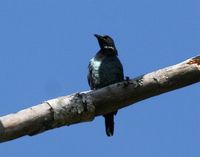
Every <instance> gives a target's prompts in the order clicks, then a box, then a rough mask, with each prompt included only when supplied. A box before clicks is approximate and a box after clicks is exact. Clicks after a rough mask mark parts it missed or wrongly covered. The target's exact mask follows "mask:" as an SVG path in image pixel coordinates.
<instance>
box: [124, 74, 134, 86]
mask: <svg viewBox="0 0 200 157" xmlns="http://www.w3.org/2000/svg"><path fill="white" fill-rule="evenodd" d="M124 80H125V81H124V84H123V85H124V86H123V87H124V88H125V87H127V86H128V85H129V84H132V83H131V82H130V78H129V77H128V76H126V77H125V79H124Z"/></svg>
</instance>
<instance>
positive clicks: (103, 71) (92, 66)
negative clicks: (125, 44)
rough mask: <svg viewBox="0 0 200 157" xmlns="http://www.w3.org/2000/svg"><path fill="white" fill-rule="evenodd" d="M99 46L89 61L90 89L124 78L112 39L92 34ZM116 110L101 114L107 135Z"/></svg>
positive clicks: (111, 128)
mask: <svg viewBox="0 0 200 157" xmlns="http://www.w3.org/2000/svg"><path fill="white" fill-rule="evenodd" d="M94 36H95V37H96V38H97V40H98V42H99V46H100V50H99V52H97V54H96V55H95V56H94V57H93V58H92V59H91V60H90V62H89V66H88V69H89V72H88V83H89V86H90V88H91V89H93V90H95V89H99V88H103V87H105V86H108V85H110V84H114V83H117V82H121V81H123V80H124V73H123V67H122V64H121V62H120V60H119V59H118V57H117V55H118V53H117V49H116V47H115V44H114V41H113V39H112V38H111V37H110V36H108V35H105V36H100V35H97V34H95V35H94ZM116 114H117V111H115V112H112V113H108V114H106V115H103V116H104V117H105V128H106V134H107V136H112V135H113V133H114V115H116Z"/></svg>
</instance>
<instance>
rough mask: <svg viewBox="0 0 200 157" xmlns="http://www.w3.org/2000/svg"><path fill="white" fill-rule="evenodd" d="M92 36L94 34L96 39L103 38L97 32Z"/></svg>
mask: <svg viewBox="0 0 200 157" xmlns="http://www.w3.org/2000/svg"><path fill="white" fill-rule="evenodd" d="M94 36H95V37H96V38H97V39H102V38H103V37H102V36H101V35H98V34H94Z"/></svg>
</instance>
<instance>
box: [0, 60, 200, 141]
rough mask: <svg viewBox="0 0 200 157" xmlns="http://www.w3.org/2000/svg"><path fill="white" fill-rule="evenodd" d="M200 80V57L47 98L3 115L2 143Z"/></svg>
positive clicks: (85, 118) (0, 118)
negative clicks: (103, 86) (66, 94)
mask: <svg viewBox="0 0 200 157" xmlns="http://www.w3.org/2000/svg"><path fill="white" fill-rule="evenodd" d="M199 81H200V56H197V57H194V58H191V59H188V60H186V61H184V62H182V63H179V64H177V65H173V66H170V67H166V68H163V69H160V70H157V71H154V72H151V73H148V74H145V75H142V76H139V77H137V78H134V79H132V80H126V81H123V82H120V83H116V84H113V85H110V86H107V87H105V88H102V89H99V90H95V91H85V92H80V93H75V94H71V95H68V96H63V97H58V98H55V99H52V100H48V101H46V102H43V103H41V104H39V105H36V106H33V107H31V108H27V109H24V110H21V111H19V112H17V113H14V114H9V115H6V116H3V117H0V142H5V141H9V140H12V139H15V138H19V137H21V136H24V135H30V136H32V135H35V134H38V133H41V132H44V131H46V130H49V129H53V128H57V127H61V126H64V125H71V124H75V123H80V122H86V121H92V120H93V119H94V118H95V116H99V115H104V114H106V113H109V112H113V111H115V110H117V109H121V108H123V107H126V106H128V105H131V104H134V103H136V102H138V101H141V100H144V99H147V98H150V97H152V96H156V95H159V94H162V93H165V92H169V91H172V90H175V89H178V88H181V87H185V86H188V85H191V84H193V83H196V82H199Z"/></svg>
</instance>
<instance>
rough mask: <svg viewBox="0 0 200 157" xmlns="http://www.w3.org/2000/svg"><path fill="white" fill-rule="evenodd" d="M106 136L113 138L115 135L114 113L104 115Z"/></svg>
mask: <svg viewBox="0 0 200 157" xmlns="http://www.w3.org/2000/svg"><path fill="white" fill-rule="evenodd" d="M104 118H105V128H106V135H107V136H113V134H114V113H109V114H106V115H104Z"/></svg>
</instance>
